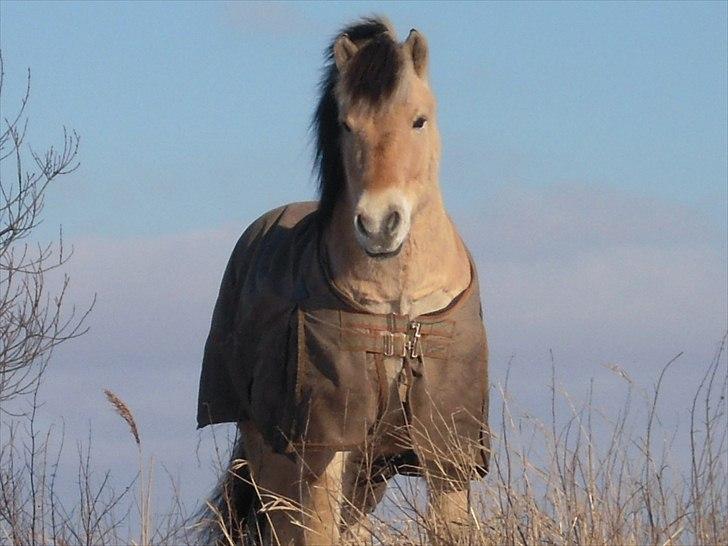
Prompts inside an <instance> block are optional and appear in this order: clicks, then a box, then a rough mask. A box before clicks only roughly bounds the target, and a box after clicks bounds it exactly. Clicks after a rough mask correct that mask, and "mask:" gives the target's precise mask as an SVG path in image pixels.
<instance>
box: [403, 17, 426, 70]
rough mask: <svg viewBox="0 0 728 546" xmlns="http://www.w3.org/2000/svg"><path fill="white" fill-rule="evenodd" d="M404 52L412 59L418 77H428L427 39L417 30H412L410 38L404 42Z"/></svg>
mask: <svg viewBox="0 0 728 546" xmlns="http://www.w3.org/2000/svg"><path fill="white" fill-rule="evenodd" d="M404 50H405V52H407V53H408V54H409V55H410V57H411V58H412V65H413V66H414V67H415V72H416V73H417V75H418V76H419V77H420V78H425V77H427V64H428V61H429V59H428V57H429V54H428V52H427V40H425V37H424V36H423V35H422V34H420V33H419V32H417V30H415V29H412V30H410V33H409V36H407V39H406V40H405V42H404Z"/></svg>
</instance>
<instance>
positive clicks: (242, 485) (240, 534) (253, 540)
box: [198, 435, 263, 546]
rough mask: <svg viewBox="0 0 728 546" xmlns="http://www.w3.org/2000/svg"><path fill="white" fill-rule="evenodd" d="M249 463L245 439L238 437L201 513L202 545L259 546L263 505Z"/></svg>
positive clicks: (200, 537)
mask: <svg viewBox="0 0 728 546" xmlns="http://www.w3.org/2000/svg"><path fill="white" fill-rule="evenodd" d="M246 460H247V457H246V456H245V448H244V446H243V440H242V438H241V437H240V435H238V438H237V440H236V441H235V445H234V447H233V451H232V456H231V458H230V464H229V466H228V468H227V470H226V471H225V473H224V474H223V475H222V477H221V478H220V481H219V482H218V484H217V486H216V487H215V489H214V491H213V492H212V494H211V495H210V498H208V499H207V504H206V506H205V507H203V508H202V510H201V514H200V518H199V528H200V535H199V537H198V541H199V542H200V543H201V544H205V545H209V546H223V545H224V546H234V545H238V544H241V545H246V546H248V545H254V544H258V538H259V537H260V536H262V524H263V521H262V518H260V517H258V512H259V509H260V508H261V504H260V497H259V496H258V493H257V491H256V489H255V487H254V486H253V481H252V479H251V475H250V468H249V466H248V464H247V462H245V461H246Z"/></svg>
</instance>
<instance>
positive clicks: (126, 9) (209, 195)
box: [0, 2, 728, 236]
mask: <svg viewBox="0 0 728 546" xmlns="http://www.w3.org/2000/svg"><path fill="white" fill-rule="evenodd" d="M375 12H381V13H385V14H387V15H388V16H389V17H390V18H391V19H392V20H393V22H394V23H395V25H396V26H397V28H398V30H399V33H400V35H405V34H406V32H407V31H408V30H409V28H410V27H418V28H419V29H420V30H422V31H423V32H424V33H425V34H426V36H427V37H428V40H429V42H430V46H431V54H432V80H433V86H434V89H435V91H436V93H437V96H438V99H439V103H440V124H441V128H442V132H443V141H444V143H445V154H444V159H443V167H442V174H443V187H444V191H445V192H446V195H447V197H448V202H449V204H450V206H451V208H452V209H453V211H454V212H455V213H458V212H468V211H471V210H473V209H474V207H483V206H485V204H486V203H487V201H488V200H489V199H490V198H491V197H492V196H493V193H494V192H497V191H498V190H499V189H500V188H502V187H503V186H504V185H508V184H512V183H522V184H528V185H535V186H541V185H548V184H552V183H555V182H564V181H567V182H568V181H578V182H581V183H586V184H593V185H595V186H600V187H604V186H613V187H616V188H619V189H624V190H626V191H628V192H630V193H633V194H635V195H639V196H648V197H660V198H664V199H666V200H670V201H675V202H679V203H684V204H689V205H692V206H695V207H698V208H699V209H700V210H702V211H703V212H704V213H706V214H707V215H709V216H710V217H711V218H712V219H713V220H714V221H720V222H724V220H723V217H724V216H725V203H726V176H727V174H726V152H725V149H726V146H727V142H726V108H727V106H726V104H727V98H726V72H725V67H726V63H728V58H727V54H726V47H727V46H726V24H727V20H726V4H725V3H722V2H709V3H697V2H688V3H677V2H670V3H659V4H658V3H643V2H637V3H584V4H575V3H545V2H544V3H526V4H523V3H505V2H504V3H465V4H462V3H461V4H458V3H449V2H448V3H446V4H442V3H417V2H412V3H397V4H395V3H391V4H388V3H381V2H364V3H353V2H346V3H329V2H326V3H295V4H283V3H279V4H269V5H260V4H224V3H210V2H200V3H169V2H166V3H141V2H139V3H132V2H129V3H110V2H103V3H72V2H46V3H34V2H22V3H20V2H3V3H2V11H1V13H0V15H1V16H2V22H1V23H0V30H1V31H2V37H1V39H0V44H1V45H2V49H3V54H4V57H5V60H6V72H7V80H8V82H9V84H10V86H11V88H12V89H11V91H12V90H13V89H14V90H15V91H16V92H17V91H18V87H19V85H20V84H21V83H22V76H23V71H24V69H25V68H26V67H30V68H31V70H32V73H33V96H32V103H31V110H30V112H31V132H30V135H31V139H32V141H33V142H35V143H36V145H39V144H41V143H46V142H53V138H54V137H56V136H57V135H58V134H59V128H60V127H61V126H62V125H64V124H65V125H68V126H70V127H73V128H75V129H76V130H77V131H78V132H79V133H80V134H81V136H82V139H83V142H82V149H81V158H82V162H83V167H82V169H81V170H80V171H79V173H78V174H77V175H76V176H74V183H73V184H70V183H69V184H67V185H66V186H65V187H64V188H63V189H62V190H60V191H59V193H60V194H61V195H59V196H54V206H53V208H52V210H49V214H50V215H49V222H50V223H51V224H53V223H54V222H53V221H56V222H55V223H58V221H62V222H63V224H64V228H65V230H66V233H67V234H69V235H71V236H72V235H74V234H90V233H95V234H96V233H98V234H104V235H115V234H119V235H124V234H137V235H143V234H159V233H173V232H177V231H179V230H190V229H198V228H200V227H203V226H204V227H210V226H216V225H222V224H225V223H226V222H229V221H232V222H240V221H244V220H247V219H249V218H250V216H251V215H252V214H255V213H256V212H258V211H260V210H262V209H265V208H267V207H271V206H274V205H276V204H278V203H279V202H282V201H286V200H292V199H304V198H308V197H310V196H311V195H312V193H313V184H312V182H311V177H310V147H309V146H308V143H309V139H308V133H307V129H308V122H309V119H310V114H311V111H312V107H313V104H314V100H315V95H316V83H317V79H318V75H319V70H320V67H321V62H322V57H321V51H322V50H323V48H324V46H325V45H326V43H327V42H328V40H329V38H330V36H331V35H332V34H333V33H334V32H335V30H336V29H337V28H338V27H339V26H341V25H342V24H343V23H345V22H347V21H349V20H351V19H352V18H354V17H356V16H359V15H362V14H369V13H375ZM12 96H14V95H13V94H12V92H11V93H10V94H9V97H8V98H9V99H10V100H8V101H6V107H9V105H10V104H12ZM478 212H480V211H478ZM483 212H484V213H487V212H486V211H483Z"/></svg>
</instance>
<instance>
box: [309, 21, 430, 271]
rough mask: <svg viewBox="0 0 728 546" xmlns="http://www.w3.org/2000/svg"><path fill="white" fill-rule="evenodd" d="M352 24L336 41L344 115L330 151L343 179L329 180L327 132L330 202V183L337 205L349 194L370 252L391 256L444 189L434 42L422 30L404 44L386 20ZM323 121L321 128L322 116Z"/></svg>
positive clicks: (334, 92)
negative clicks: (430, 69) (431, 60)
mask: <svg viewBox="0 0 728 546" xmlns="http://www.w3.org/2000/svg"><path fill="white" fill-rule="evenodd" d="M367 25H368V26H367ZM376 25H379V27H376ZM362 29H364V30H362ZM347 30H348V32H346V33H343V34H341V35H339V36H338V38H337V39H336V40H335V41H334V43H333V44H332V48H331V55H332V58H333V64H332V66H331V68H330V70H331V74H330V76H329V80H328V84H329V86H330V89H329V90H328V91H329V93H330V94H331V96H330V97H329V103H328V106H329V107H331V108H332V109H333V111H332V112H330V113H329V114H330V115H331V117H333V115H334V114H335V115H336V119H335V120H334V119H331V120H330V126H329V129H331V130H332V131H336V133H337V139H336V144H337V147H338V150H330V151H331V152H336V151H338V157H334V158H332V159H338V161H339V165H338V170H339V172H338V173H334V172H331V173H330V174H332V175H338V176H339V180H338V181H336V182H334V181H333V180H326V173H325V172H323V171H324V170H325V168H326V165H325V161H326V157H324V156H325V150H323V151H322V149H321V145H322V142H321V136H320V134H319V150H318V152H319V161H320V166H321V169H322V173H321V179H322V184H321V185H322V206H326V205H327V203H326V202H325V201H326V198H327V195H326V194H327V189H328V190H329V196H328V197H329V201H330V202H329V203H328V205H329V206H333V204H334V203H333V201H334V200H335V201H341V200H345V201H344V204H345V205H347V206H345V207H344V209H345V210H346V211H347V215H349V220H350V221H351V225H352V227H353V229H354V233H355V235H356V240H357V242H358V243H359V245H360V246H361V247H362V249H363V250H364V251H365V252H366V253H367V254H369V255H370V256H377V257H387V256H391V255H394V254H396V253H397V252H398V251H399V249H400V248H401V246H402V244H403V243H404V241H405V239H406V238H407V235H408V233H409V229H410V225H411V222H412V219H413V216H414V215H416V214H417V213H418V211H419V210H420V209H421V208H422V205H423V204H424V203H426V202H427V200H429V199H432V198H433V197H435V196H439V189H438V186H437V170H438V164H439V157H440V140H439V133H438V130H437V125H436V121H435V99H434V96H433V94H432V92H431V91H430V87H429V84H428V80H427V62H428V52H427V43H426V41H425V39H424V37H423V36H422V35H421V34H420V33H418V32H417V31H416V30H412V31H411V32H410V34H409V36H408V38H407V40H405V42H403V43H398V42H397V41H396V40H395V38H394V37H393V33H392V31H391V29H390V28H389V26H388V25H387V24H386V23H384V22H382V21H381V20H378V19H375V20H369V21H366V22H365V23H362V24H360V25H359V26H353V27H350V28H349V29H347ZM377 30H378V31H377ZM367 31H369V32H368V33H367ZM362 34H363V35H364V37H363V38H362ZM367 34H369V35H367ZM326 84H327V82H326V81H325V82H324V86H326ZM324 91H327V90H326V89H324ZM325 98H326V97H322V102H321V103H320V104H319V111H318V112H317V116H321V114H322V111H321V110H322V105H323V104H324V99H325ZM315 121H316V123H317V124H318V128H319V133H320V131H321V129H322V120H321V119H320V118H319V119H316V120H315ZM334 123H335V124H336V126H335V127H334ZM334 166H336V165H334ZM333 170H336V169H333ZM342 179H343V180H342ZM327 184H328V185H329V186H330V187H328V188H327ZM331 186H333V188H334V189H335V190H337V191H336V195H334V196H332V195H330V194H331V193H333V192H332V191H331V190H332V188H331Z"/></svg>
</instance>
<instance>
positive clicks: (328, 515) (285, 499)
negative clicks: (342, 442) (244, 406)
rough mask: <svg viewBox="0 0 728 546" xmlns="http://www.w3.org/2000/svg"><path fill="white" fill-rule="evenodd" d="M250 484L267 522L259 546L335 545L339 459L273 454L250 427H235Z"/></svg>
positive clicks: (323, 455) (340, 454) (328, 455)
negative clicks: (240, 435)
mask: <svg viewBox="0 0 728 546" xmlns="http://www.w3.org/2000/svg"><path fill="white" fill-rule="evenodd" d="M241 429H242V432H243V438H244V441H245V448H246V454H247V455H248V463H249V464H250V470H251V474H252V479H253V482H254V485H255V487H256V489H257V490H258V494H259V495H260V497H261V501H262V504H263V512H264V515H265V518H266V520H267V527H268V528H267V529H266V530H265V532H264V536H265V539H264V542H265V544H270V545H275V546H278V545H282V546H290V545H294V546H318V545H326V546H329V545H331V544H337V543H338V542H339V523H340V516H341V475H342V468H343V461H344V456H345V454H344V453H343V452H332V451H305V452H304V453H302V454H298V455H296V456H295V457H287V456H285V455H281V454H279V453H276V452H274V451H273V450H272V449H271V448H270V446H269V445H268V444H267V443H266V442H265V440H264V439H263V437H262V436H261V435H260V433H259V432H258V431H257V430H256V429H255V427H254V426H253V425H252V424H251V423H245V424H241Z"/></svg>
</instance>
